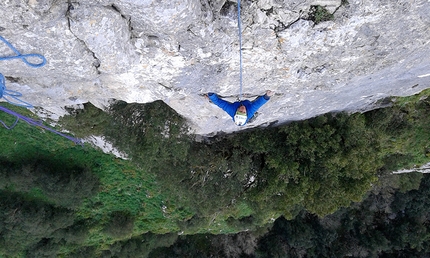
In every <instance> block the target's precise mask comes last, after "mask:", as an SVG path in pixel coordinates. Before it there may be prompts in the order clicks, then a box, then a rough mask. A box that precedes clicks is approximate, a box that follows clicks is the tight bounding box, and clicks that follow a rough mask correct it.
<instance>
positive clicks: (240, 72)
mask: <svg viewBox="0 0 430 258" xmlns="http://www.w3.org/2000/svg"><path fill="white" fill-rule="evenodd" d="M237 24H238V28H239V56H240V61H239V77H240V91H239V101H240V100H242V81H243V79H242V26H241V21H240V0H237Z"/></svg>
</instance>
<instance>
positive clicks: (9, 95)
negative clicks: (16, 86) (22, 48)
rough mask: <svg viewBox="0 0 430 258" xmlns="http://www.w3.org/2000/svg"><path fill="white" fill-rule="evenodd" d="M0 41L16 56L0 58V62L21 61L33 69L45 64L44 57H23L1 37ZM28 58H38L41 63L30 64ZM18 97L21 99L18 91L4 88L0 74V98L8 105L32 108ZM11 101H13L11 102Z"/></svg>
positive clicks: (34, 55)
mask: <svg viewBox="0 0 430 258" xmlns="http://www.w3.org/2000/svg"><path fill="white" fill-rule="evenodd" d="M0 40H1V41H3V42H4V43H5V44H6V45H7V46H8V47H9V48H10V49H12V51H13V52H15V54H16V55H15V56H5V57H0V60H12V59H21V60H22V61H23V62H24V63H25V64H26V65H28V66H30V67H33V68H39V67H42V66H44V65H45V64H46V58H45V57H44V56H42V55H40V54H25V55H23V54H21V52H19V51H18V50H17V49H16V48H15V47H14V46H12V44H11V43H9V41H7V40H6V39H5V38H3V37H2V36H0ZM30 57H36V58H39V59H41V60H42V62H40V63H32V62H30V61H28V60H27V58H30ZM19 97H22V94H21V93H19V92H18V91H13V90H8V89H7V88H6V80H5V77H4V76H3V74H1V73H0V98H4V99H5V100H6V101H7V102H9V103H10V104H13V105H16V106H20V107H25V108H32V107H33V105H31V104H30V103H28V102H25V101H23V100H21V99H19ZM11 99H13V100H11Z"/></svg>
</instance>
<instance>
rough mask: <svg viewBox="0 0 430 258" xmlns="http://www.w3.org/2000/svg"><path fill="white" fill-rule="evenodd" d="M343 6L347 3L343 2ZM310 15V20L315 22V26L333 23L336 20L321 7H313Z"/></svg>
mask: <svg viewBox="0 0 430 258" xmlns="http://www.w3.org/2000/svg"><path fill="white" fill-rule="evenodd" d="M342 4H347V3H344V2H342ZM308 15H309V16H308V19H309V20H311V21H313V22H314V23H315V25H316V24H318V23H321V22H325V21H331V20H333V19H334V15H333V14H332V13H330V12H329V11H328V10H327V9H326V8H325V7H324V6H321V5H311V8H310V9H309V14H308Z"/></svg>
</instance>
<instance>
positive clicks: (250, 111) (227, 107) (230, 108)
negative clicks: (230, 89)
mask: <svg viewBox="0 0 430 258" xmlns="http://www.w3.org/2000/svg"><path fill="white" fill-rule="evenodd" d="M208 97H209V99H210V100H211V101H212V102H213V103H214V104H215V105H217V106H218V107H220V108H222V109H223V110H224V111H225V112H227V114H229V115H230V116H231V118H232V119H233V121H234V115H235V114H236V111H237V109H238V108H239V107H240V106H241V105H244V106H245V107H246V116H247V118H246V122H245V123H244V124H243V125H245V124H246V123H247V122H248V121H249V119H251V118H252V117H253V116H254V114H255V112H257V110H258V109H259V108H260V107H261V106H263V105H264V104H266V102H267V101H269V99H270V97H269V96H267V95H264V96H260V97H258V98H256V99H255V100H253V101H249V100H242V101H236V102H234V103H230V102H228V101H225V100H223V99H221V98H219V97H218V95H217V94H215V93H212V92H209V93H208Z"/></svg>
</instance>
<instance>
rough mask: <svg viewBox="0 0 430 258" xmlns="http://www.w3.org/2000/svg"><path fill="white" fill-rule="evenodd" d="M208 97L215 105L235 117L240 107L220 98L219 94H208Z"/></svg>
mask: <svg viewBox="0 0 430 258" xmlns="http://www.w3.org/2000/svg"><path fill="white" fill-rule="evenodd" d="M208 97H209V99H210V100H211V101H212V102H213V103H214V104H215V105H217V106H218V107H220V108H222V109H223V110H224V111H225V112H227V114H229V115H230V116H231V117H234V115H235V114H236V110H237V106H238V105H236V104H233V103H230V102H228V101H225V100H223V99H221V98H219V97H218V95H217V94H215V93H212V92H209V93H208Z"/></svg>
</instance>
